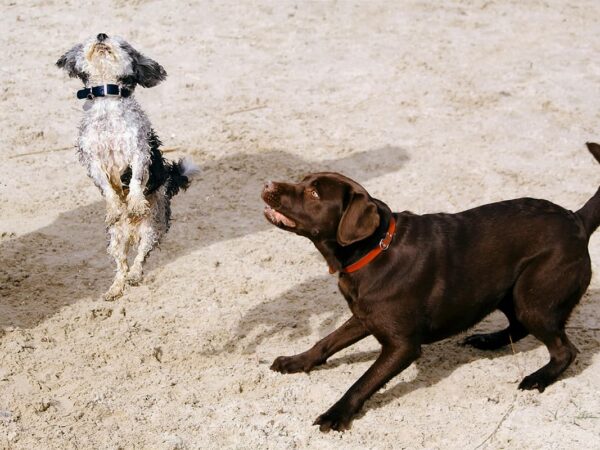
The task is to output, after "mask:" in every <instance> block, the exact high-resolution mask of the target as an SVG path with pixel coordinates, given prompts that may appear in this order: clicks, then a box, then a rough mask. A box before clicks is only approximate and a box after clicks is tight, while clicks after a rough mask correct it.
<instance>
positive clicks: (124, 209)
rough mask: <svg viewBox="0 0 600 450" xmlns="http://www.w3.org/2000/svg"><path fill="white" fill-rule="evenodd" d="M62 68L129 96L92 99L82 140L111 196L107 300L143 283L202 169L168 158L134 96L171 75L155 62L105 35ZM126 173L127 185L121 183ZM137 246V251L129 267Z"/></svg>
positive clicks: (88, 163)
mask: <svg viewBox="0 0 600 450" xmlns="http://www.w3.org/2000/svg"><path fill="white" fill-rule="evenodd" d="M57 65H58V66H59V67H60V68H63V69H65V70H66V71H67V72H68V73H69V76H71V77H78V78H80V79H81V80H82V81H83V83H84V84H85V86H86V87H89V88H91V87H93V86H98V85H104V84H117V85H119V87H120V88H121V89H122V92H125V93H127V94H129V95H128V96H127V97H125V96H124V95H123V96H114V97H113V96H106V97H96V98H93V99H89V100H86V103H85V105H84V116H83V120H82V121H81V125H80V127H79V138H78V142H77V143H78V153H79V159H80V161H81V163H82V164H83V165H84V166H85V167H86V169H87V172H88V175H89V176H90V177H91V178H92V180H93V181H94V183H95V184H96V186H98V188H99V189H100V191H101V192H102V195H104V197H105V199H106V206H107V212H106V223H107V226H108V236H109V245H108V252H109V254H110V255H112V256H113V258H114V259H115V261H116V263H117V273H116V276H115V279H114V282H113V284H112V286H111V287H110V289H109V290H108V292H107V293H106V294H105V298H107V299H114V298H117V297H119V296H120V295H121V294H122V293H123V289H124V287H125V284H126V282H129V283H132V284H135V283H138V282H139V281H140V280H141V278H142V265H143V262H144V260H145V258H146V257H147V255H148V253H149V252H150V251H151V250H152V249H153V248H154V247H155V246H156V244H157V243H158V242H159V240H160V238H161V237H162V236H163V235H164V234H165V233H166V232H167V230H168V228H169V220H170V199H171V197H172V196H173V195H175V194H176V193H177V192H178V190H179V188H184V189H185V188H187V186H188V184H189V181H190V180H191V178H192V177H193V176H195V175H196V174H197V173H198V169H197V167H196V166H195V165H194V164H193V163H191V162H190V161H186V160H182V161H180V162H178V163H170V162H167V161H164V160H163V159H162V155H161V154H160V151H159V150H158V146H159V145H160V141H158V138H157V137H156V136H155V135H154V132H153V130H152V127H151V124H150V121H149V120H148V118H147V116H146V114H144V112H143V111H142V109H141V107H140V105H139V104H138V102H137V101H136V100H135V98H134V97H133V91H134V89H135V87H136V86H137V85H138V84H140V85H141V86H144V87H152V86H155V85H156V84H158V83H159V82H160V81H162V80H164V79H165V77H166V72H165V70H164V69H163V68H162V66H160V65H159V64H158V63H157V62H156V61H153V60H151V59H150V58H147V57H145V56H144V55H142V54H140V53H139V52H138V51H137V50H135V49H134V48H133V47H131V46H130V45H129V44H128V43H127V42H126V41H124V40H123V39H121V38H118V37H112V38H109V37H108V36H107V35H105V34H103V33H101V34H99V35H97V36H96V37H92V38H90V39H88V40H87V41H86V42H84V43H82V44H78V45H76V46H75V47H73V48H72V49H71V50H69V51H68V52H67V53H65V54H64V55H63V56H62V57H61V58H60V59H59V60H58V62H57ZM151 165H152V167H151ZM151 168H153V169H154V170H150V169H151ZM126 174H127V175H130V177H129V182H128V184H126V183H125V182H124V181H123V177H124V176H125V175H126ZM152 177H153V179H151V178H152ZM149 182H150V184H152V186H148V184H149ZM149 187H151V188H152V191H151V192H148V190H149V189H148V188H149ZM132 245H137V246H138V251H137V256H136V257H135V259H134V261H133V264H132V266H131V268H128V264H127V253H128V251H129V249H130V247H131V246H132Z"/></svg>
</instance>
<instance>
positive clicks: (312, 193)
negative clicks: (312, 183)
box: [310, 189, 319, 198]
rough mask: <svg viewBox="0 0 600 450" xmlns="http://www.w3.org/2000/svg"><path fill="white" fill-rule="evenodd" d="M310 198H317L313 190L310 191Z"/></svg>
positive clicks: (317, 195) (317, 194)
mask: <svg viewBox="0 0 600 450" xmlns="http://www.w3.org/2000/svg"><path fill="white" fill-rule="evenodd" d="M310 196H311V197H313V198H319V193H318V192H317V191H315V190H314V189H313V190H311V191H310Z"/></svg>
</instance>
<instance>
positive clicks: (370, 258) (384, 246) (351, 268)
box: [329, 216, 396, 274]
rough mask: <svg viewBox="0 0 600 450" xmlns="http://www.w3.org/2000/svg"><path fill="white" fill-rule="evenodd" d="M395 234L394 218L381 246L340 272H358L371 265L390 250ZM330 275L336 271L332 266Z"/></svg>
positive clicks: (381, 241)
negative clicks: (381, 254) (380, 255)
mask: <svg viewBox="0 0 600 450" xmlns="http://www.w3.org/2000/svg"><path fill="white" fill-rule="evenodd" d="M395 233H396V221H395V220H394V217H393V216H392V217H391V219H390V226H389V228H388V231H387V233H385V236H384V237H383V238H382V239H381V240H380V241H379V245H378V246H377V247H375V248H374V249H373V250H371V251H370V252H369V253H367V254H366V255H365V256H363V257H362V258H360V259H359V260H358V261H356V262H355V263H352V264H350V265H349V266H346V267H344V268H342V269H341V270H340V272H342V273H352V272H356V271H357V270H359V269H362V268H363V267H365V266H366V265H367V264H369V263H370V262H371V261H373V260H374V259H375V258H377V256H378V255H379V254H380V253H381V252H384V251H386V250H387V249H388V247H389V246H390V244H391V242H392V239H393V238H394V234H395ZM329 273H331V274H334V273H335V270H334V269H333V268H332V267H331V266H330V267H329Z"/></svg>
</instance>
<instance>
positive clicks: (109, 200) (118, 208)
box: [88, 160, 125, 225]
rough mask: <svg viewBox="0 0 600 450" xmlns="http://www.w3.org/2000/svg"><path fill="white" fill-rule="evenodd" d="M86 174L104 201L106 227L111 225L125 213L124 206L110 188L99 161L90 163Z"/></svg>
mask: <svg viewBox="0 0 600 450" xmlns="http://www.w3.org/2000/svg"><path fill="white" fill-rule="evenodd" d="M88 172H89V174H90V177H91V178H92V180H93V181H94V184H95V185H96V186H98V188H99V189H100V192H102V195H103V196H104V198H105V199H106V218H105V219H104V220H105V221H106V224H107V225H112V224H114V223H115V222H116V221H117V220H119V219H120V218H121V216H122V214H123V212H124V211H125V205H124V204H123V202H122V201H121V199H120V198H119V195H118V194H117V193H116V192H115V191H114V189H113V187H112V186H111V184H110V181H109V179H108V175H107V174H106V171H105V170H104V169H103V168H102V166H101V164H100V162H99V161H97V160H93V161H91V163H90V165H89V167H88Z"/></svg>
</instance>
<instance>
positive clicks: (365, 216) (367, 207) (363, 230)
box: [337, 192, 379, 246]
mask: <svg viewBox="0 0 600 450" xmlns="http://www.w3.org/2000/svg"><path fill="white" fill-rule="evenodd" d="M350 195H351V197H350V201H349V202H348V205H347V206H346V209H345V210H344V213H343V214H342V218H341V219H340V223H339V224H338V229H337V241H338V242H339V243H340V244H341V245H343V246H346V245H350V244H352V243H354V242H357V241H360V240H362V239H365V238H367V237H369V236H370V235H372V234H373V233H374V232H375V230H376V229H377V227H378V226H379V214H378V213H377V205H375V203H374V202H373V201H372V200H371V199H370V198H369V196H368V194H366V193H363V192H352V193H351V194H350Z"/></svg>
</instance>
